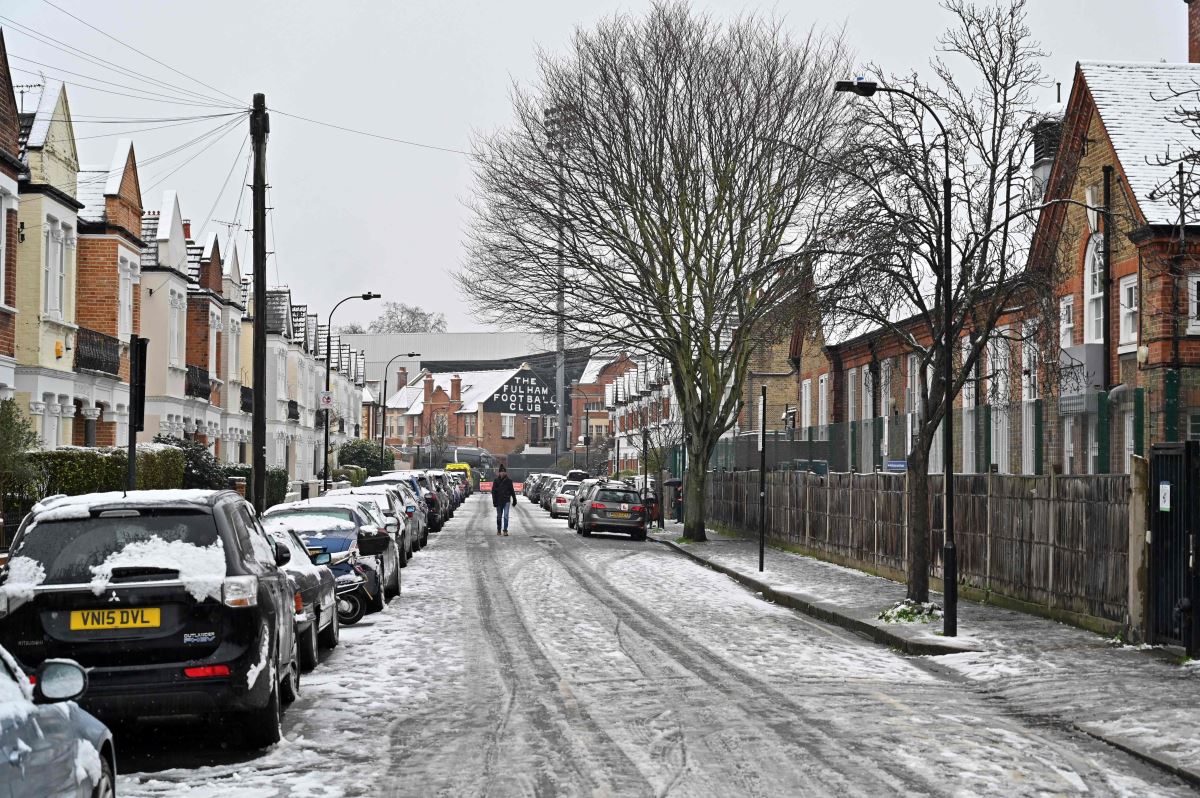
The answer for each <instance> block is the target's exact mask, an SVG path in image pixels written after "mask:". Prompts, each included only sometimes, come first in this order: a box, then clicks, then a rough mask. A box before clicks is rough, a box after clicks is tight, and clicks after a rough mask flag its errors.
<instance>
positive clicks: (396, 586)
mask: <svg viewBox="0 0 1200 798" xmlns="http://www.w3.org/2000/svg"><path fill="white" fill-rule="evenodd" d="M387 593H388V598H389V599H393V598H398V597H399V596H400V569H399V568H393V569H392V583H391V584H390V585H388V590H387Z"/></svg>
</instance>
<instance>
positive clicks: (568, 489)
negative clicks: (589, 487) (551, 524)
mask: <svg viewBox="0 0 1200 798" xmlns="http://www.w3.org/2000/svg"><path fill="white" fill-rule="evenodd" d="M577 490H579V483H578V482H571V481H566V482H563V483H562V484H561V485H559V486H558V490H556V491H554V498H552V499H551V500H550V517H551V518H558V517H560V516H565V515H566V514H567V509H568V508H567V505H569V504H570V503H571V499H572V498H574V496H575V491H577Z"/></svg>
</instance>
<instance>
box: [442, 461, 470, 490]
mask: <svg viewBox="0 0 1200 798" xmlns="http://www.w3.org/2000/svg"><path fill="white" fill-rule="evenodd" d="M446 470H447V471H461V472H463V473H464V474H466V476H467V490H469V491H474V490H475V488H476V485H475V480H474V478H473V477H472V476H471V466H470V465H468V464H467V463H446Z"/></svg>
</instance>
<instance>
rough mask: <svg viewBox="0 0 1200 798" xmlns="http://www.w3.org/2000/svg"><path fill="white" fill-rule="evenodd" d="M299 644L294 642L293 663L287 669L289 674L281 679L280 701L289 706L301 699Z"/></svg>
mask: <svg viewBox="0 0 1200 798" xmlns="http://www.w3.org/2000/svg"><path fill="white" fill-rule="evenodd" d="M298 648H299V642H298V641H296V640H293V641H292V661H291V663H289V665H288V668H287V674H286V675H285V676H284V677H283V678H282V679H280V689H279V699H280V700H281V701H282V702H283V705H284V706H287V705H289V704H291V703H292V702H294V701H295V700H296V699H297V698H299V697H300V654H299V652H298V651H297V649H298Z"/></svg>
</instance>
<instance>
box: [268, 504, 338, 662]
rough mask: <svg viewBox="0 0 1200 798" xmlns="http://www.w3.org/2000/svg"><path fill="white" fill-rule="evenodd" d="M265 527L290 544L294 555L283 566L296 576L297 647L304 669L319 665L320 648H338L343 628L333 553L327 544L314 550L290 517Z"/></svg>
mask: <svg viewBox="0 0 1200 798" xmlns="http://www.w3.org/2000/svg"><path fill="white" fill-rule="evenodd" d="M263 526H264V528H266V530H267V531H268V532H269V533H271V536H272V537H273V538H275V540H277V541H279V542H280V543H282V544H283V545H285V546H287V547H288V549H289V550H290V551H291V552H292V558H291V559H290V560H288V563H287V565H285V566H284V567H283V568H284V570H285V571H287V572H288V576H290V577H292V582H293V585H294V587H295V589H296V596H298V601H297V602H296V647H297V649H298V650H299V654H300V668H301V670H303V671H305V672H306V673H307V672H308V671H311V670H312V669H313V668H315V667H317V661H318V659H319V654H318V652H319V650H320V649H322V648H336V647H337V644H338V638H339V637H340V636H341V628H340V626H341V625H340V624H339V623H338V617H337V607H336V606H335V601H334V600H335V595H334V577H333V572H332V571H330V570H329V563H330V562H331V561H332V557H331V556H330V554H329V550H328V549H327V548H325V547H316V548H314V549H313V550H312V551H311V552H310V551H309V547H308V544H307V543H305V542H304V541H303V540H301V539H300V536H299V535H298V534H297V533H296V531H295V530H294V529H292V528H291V527H290V526H288V523H287V519H285V518H276V519H274V520H272V519H270V518H268V519H266V521H265V522H264V523H263Z"/></svg>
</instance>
